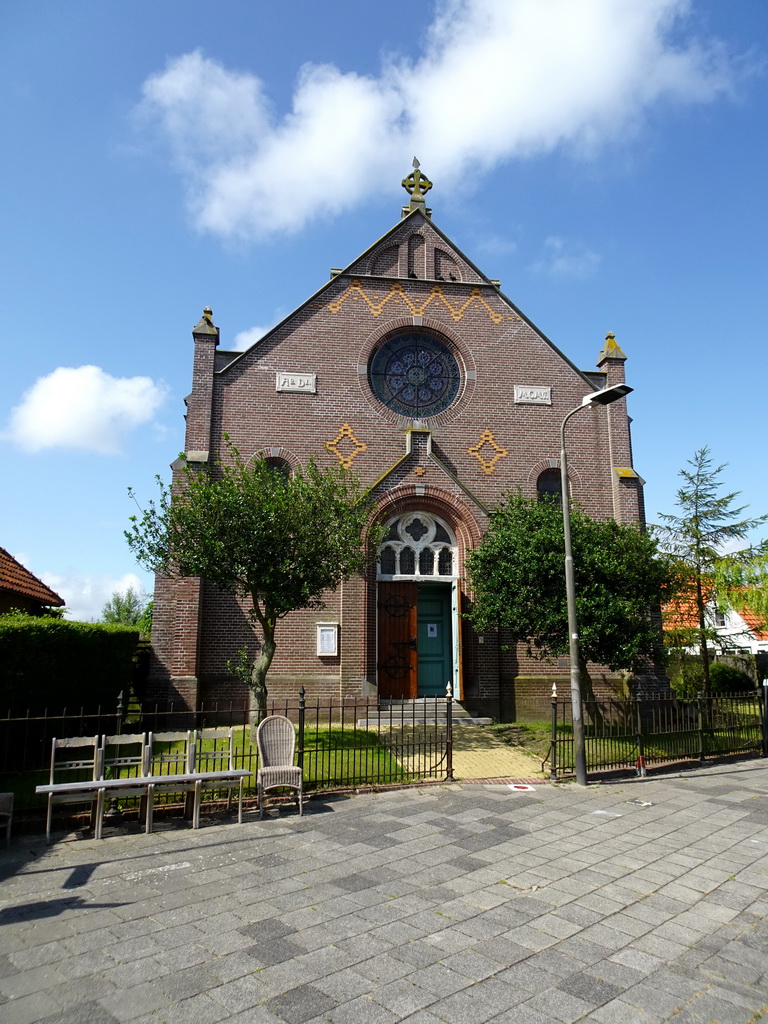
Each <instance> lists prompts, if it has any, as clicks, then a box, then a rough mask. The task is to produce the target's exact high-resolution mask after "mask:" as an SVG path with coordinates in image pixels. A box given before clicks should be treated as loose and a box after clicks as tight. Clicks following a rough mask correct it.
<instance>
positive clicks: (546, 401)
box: [515, 384, 552, 405]
mask: <svg viewBox="0 0 768 1024" xmlns="http://www.w3.org/2000/svg"><path fill="white" fill-rule="evenodd" d="M515 402H517V403H518V404H519V405H552V388H551V387H549V386H547V387H538V386H535V385H533V384H515Z"/></svg>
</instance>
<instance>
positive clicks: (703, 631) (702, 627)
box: [696, 573, 711, 697]
mask: <svg viewBox="0 0 768 1024" xmlns="http://www.w3.org/2000/svg"><path fill="white" fill-rule="evenodd" d="M696 608H697V611H698V613H699V652H700V654H701V667H702V671H703V674H704V678H703V683H702V690H703V691H704V696H705V697H709V695H710V692H711V688H710V684H709V650H708V648H707V623H706V619H705V602H704V591H703V589H702V586H701V574H700V573H699V574H698V575H697V576H696Z"/></svg>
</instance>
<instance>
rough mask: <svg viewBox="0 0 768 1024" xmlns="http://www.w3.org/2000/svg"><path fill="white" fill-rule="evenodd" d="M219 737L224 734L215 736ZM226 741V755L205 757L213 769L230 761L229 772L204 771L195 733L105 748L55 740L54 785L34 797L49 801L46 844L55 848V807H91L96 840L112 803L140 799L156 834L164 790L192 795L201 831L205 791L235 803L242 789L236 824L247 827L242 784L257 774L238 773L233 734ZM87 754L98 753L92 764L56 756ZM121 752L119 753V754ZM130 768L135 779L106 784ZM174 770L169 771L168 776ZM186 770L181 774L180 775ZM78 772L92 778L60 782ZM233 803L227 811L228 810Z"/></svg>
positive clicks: (123, 740)
mask: <svg viewBox="0 0 768 1024" xmlns="http://www.w3.org/2000/svg"><path fill="white" fill-rule="evenodd" d="M216 732H217V734H218V735H219V736H221V735H222V731H221V730H216ZM224 735H225V736H226V738H228V740H229V742H228V745H227V749H226V751H216V750H215V751H214V752H211V751H206V752H204V753H203V754H202V757H203V760H204V762H207V764H208V765H210V764H211V762H212V760H213V763H214V764H217V763H220V762H222V761H224V760H226V767H222V768H213V769H210V770H200V768H199V766H198V756H197V751H198V734H197V733H195V732H174V733H155V734H152V733H150V734H149V737H148V738H147V737H145V736H143V735H133V734H128V735H126V736H120V737H118V736H104V737H102V738H101V739H102V741H101V743H99V742H98V737H93V738H92V739H91V738H88V739H84V738H80V737H77V738H74V739H54V740H53V744H52V749H51V771H50V781H49V782H48V784H47V785H44V786H37V787H35V792H36V793H39V794H40V795H41V796H47V797H48V816H47V821H46V839H47V840H48V842H50V838H51V821H52V816H53V805H54V803H81V804H83V803H90V804H91V824H92V827H93V829H94V834H95V837H96V839H101V837H102V823H103V818H104V804H105V801H106V799H107V798H111V797H115V798H117V797H119V796H129V797H141V798H143V803H144V812H143V815H142V816H143V818H144V823H145V824H144V827H145V830H146V831H147V832H151V831H152V822H153V809H154V798H155V796H156V794H157V793H158V792H160V791H162V790H166V791H168V792H172V793H187V794H189V795H190V796H191V798H192V808H191V810H192V827H193V828H199V827H200V804H201V800H202V793H203V791H204V790H216V789H227V790H228V791H229V796H230V799H231V791H232V789H233V788H235V787H236V788H237V789H238V805H237V820H238V823H239V824H242V821H243V784H244V781H245V779H246V778H247V777H248V776H249V775H253V772H252V771H249V770H248V769H245V768H235V767H234V740H233V730H232V729H230V730H225V731H224ZM182 741H183V742H184V744H185V747H184V749H183V750H177V749H173V750H171V751H170V752H163V751H162V750H158V745H161V746H162V745H163V744H177V743H179V742H182ZM126 744H134V745H136V746H139V747H140V753H139V754H137V755H134V756H129V755H127V754H126V753H125V751H124V747H125V745H126ZM83 747H85V748H88V749H90V750H92V751H93V755H92V757H91V758H83V757H81V758H78V759H77V760H74V761H66V762H63V763H62V762H60V761H57V757H56V754H57V752H58V751H59V750H60V749H64V750H69V749H71V748H83ZM107 750H112V751H113V756H112V757H111V758H108V757H107V756H106V751H107ZM115 751H116V752H115ZM126 767H128V768H129V770H130V769H131V768H134V767H135V768H136V769H137V774H136V775H134V776H130V775H129V776H122V775H120V776H118V777H117V778H105V775H106V774H108V772H109V771H110V770H117V771H122V770H124V769H125V768H126ZM163 768H169V769H171V770H170V771H165V772H164V771H163ZM179 768H181V770H178V769H179ZM62 771H64V772H77V773H79V774H81V775H82V774H84V773H87V774H90V775H91V778H88V779H82V778H80V779H75V780H72V781H70V780H67V781H57V774H58V775H60V774H61V772H62ZM229 802H230V801H229V800H228V806H229Z"/></svg>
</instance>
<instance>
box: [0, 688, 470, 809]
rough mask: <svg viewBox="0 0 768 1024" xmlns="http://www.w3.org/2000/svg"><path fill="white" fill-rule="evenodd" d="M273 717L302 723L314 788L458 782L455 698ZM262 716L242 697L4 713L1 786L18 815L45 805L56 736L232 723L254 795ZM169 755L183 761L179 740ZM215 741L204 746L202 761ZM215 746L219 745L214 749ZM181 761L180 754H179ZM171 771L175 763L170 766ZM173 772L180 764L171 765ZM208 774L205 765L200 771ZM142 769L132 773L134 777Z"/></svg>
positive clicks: (335, 706)
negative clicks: (192, 706) (187, 704)
mask: <svg viewBox="0 0 768 1024" xmlns="http://www.w3.org/2000/svg"><path fill="white" fill-rule="evenodd" d="M267 713H268V714H280V715H286V716H287V717H288V718H290V719H291V720H292V721H293V722H294V724H295V726H296V763H297V764H298V765H300V766H301V767H302V768H303V771H304V785H305V788H307V789H323V788H334V789H343V788H361V787H366V786H385V785H393V784H406V783H410V782H420V781H424V780H428V779H435V780H438V779H452V778H453V763H452V752H453V699H452V697H451V695H450V694H449V695H448V696H447V697H434V698H427V699H424V700H422V701H419V702H418V703H416V704H410V703H405V702H400V703H397V702H393V703H390V704H379V703H377V702H376V701H374V700H371V699H367V698H358V699H350V700H343V701H334V700H307V699H306V697H305V694H304V691H303V689H302V691H301V692H300V693H299V694H298V695H297V696H296V698H295V699H294V700H282V701H273V702H271V703H270V704H269V707H268V711H267ZM258 722H259V716H258V714H257V713H255V712H254V711H253V710H252V709H250V708H249V707H248V705H247V703H245V702H242V703H240V702H225V701H209V702H206V703H205V704H203V705H202V706H201V707H200V709H199V710H198V711H195V712H191V711H189V710H188V709H187V708H179V707H174V706H173V705H163V706H159V705H155V706H152V707H148V706H146V705H144V706H141V705H139V704H136V703H129V702H128V701H125V700H124V699H123V696H122V694H121V697H120V700H119V702H118V706H117V708H116V709H115V710H114V711H108V710H105V709H101V708H99V709H97V710H96V711H95V712H93V713H88V712H86V711H85V710H82V709H81V710H79V711H77V712H73V711H67V710H65V711H63V712H62V713H61V714H47V713H46V714H44V715H27V716H25V717H23V718H19V717H13V718H12V717H6V718H0V791H10V792H13V793H14V794H15V807H16V808H17V809H18V810H19V811H35V810H38V809H42V808H43V807H44V806H45V798H44V797H40V796H38V795H37V794H36V793H35V787H36V786H38V785H41V784H45V783H47V782H48V781H49V772H50V762H51V744H52V740H53V738H54V737H57V738H62V737H71V736H87V737H96V736H98V737H103V736H106V737H110V736H115V735H125V734H129V733H130V734H136V735H137V737H138V736H139V735H140V734H142V733H149V732H153V733H155V734H157V733H166V732H182V731H185V730H190V729H202V730H205V729H209V728H222V727H226V728H229V727H234V729H235V767H236V768H246V769H248V770H250V771H251V772H253V775H252V776H251V777H249V779H248V781H247V783H246V793H247V794H248V795H255V792H256V771H257V769H258V750H257V746H256V736H255V730H256V727H257V725H258ZM168 747H169V749H168V750H166V751H165V754H166V758H167V759H168V760H169V763H170V761H172V760H173V761H174V763H176V761H179V760H180V759H181V760H182V761H183V752H182V751H181V750H179V751H174V749H173V744H172V743H171V744H169V745H168ZM207 749H208V747H207V745H206V742H205V740H203V741H202V742H201V743H200V744H199V757H200V758H201V762H202V761H204V760H205V756H206V751H207ZM211 749H213V747H211ZM174 757H175V760H174ZM168 770H170V769H168ZM174 770H176V769H174ZM201 770H204V767H203V768H202V769H201ZM134 774H135V773H134Z"/></svg>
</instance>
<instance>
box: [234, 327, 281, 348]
mask: <svg viewBox="0 0 768 1024" xmlns="http://www.w3.org/2000/svg"><path fill="white" fill-rule="evenodd" d="M274 326H275V325H274V324H269V326H267V327H249V328H248V329H247V330H245V331H240V332H239V333H238V334H236V335H235V339H234V341H233V342H232V345H231V346H230V351H232V352H245V350H246V349H247V348H250V347H251V345H255V344H256V342H257V341H261V339H262V338H263V337H264V335H265V334H266V333H267V332H268V331H271V330H272V328H273V327H274Z"/></svg>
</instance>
